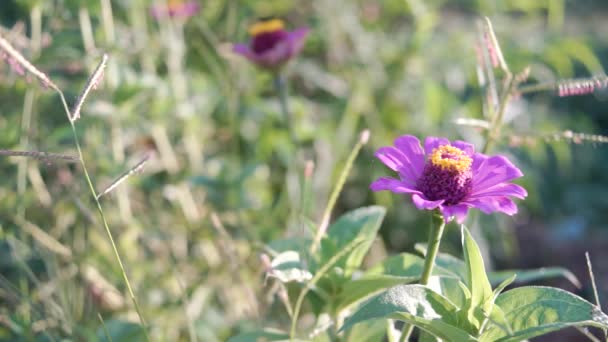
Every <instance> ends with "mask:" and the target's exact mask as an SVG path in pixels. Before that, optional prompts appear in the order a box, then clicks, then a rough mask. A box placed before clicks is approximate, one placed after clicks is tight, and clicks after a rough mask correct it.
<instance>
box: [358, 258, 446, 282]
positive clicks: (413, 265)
mask: <svg viewBox="0 0 608 342" xmlns="http://www.w3.org/2000/svg"><path fill="white" fill-rule="evenodd" d="M423 268H424V259H423V258H421V257H419V256H417V255H414V254H410V253H401V254H397V255H393V256H391V257H388V258H386V259H384V260H382V262H380V263H378V264H376V265H374V266H372V267H371V268H369V269H368V270H367V271H365V273H364V274H363V276H364V277H366V276H371V275H392V276H400V277H418V278H419V277H420V275H421V274H422V270H423ZM433 275H437V276H445V277H451V276H453V272H451V271H450V270H448V269H445V268H443V267H441V266H435V267H434V268H433Z"/></svg>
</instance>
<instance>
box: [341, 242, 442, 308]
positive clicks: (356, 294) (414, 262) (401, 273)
mask: <svg viewBox="0 0 608 342" xmlns="http://www.w3.org/2000/svg"><path fill="white" fill-rule="evenodd" d="M423 267H424V259H422V258H421V257H419V256H417V255H414V254H409V253H402V254H398V255H394V256H391V257H389V258H386V259H384V260H383V261H382V262H380V263H379V264H376V265H375V266H372V267H371V268H370V269H368V270H367V271H366V272H365V273H364V274H363V275H362V276H361V278H359V279H357V280H353V281H349V282H347V283H345V284H344V285H343V288H342V290H341V291H340V295H339V296H338V299H337V304H336V309H337V310H336V311H337V312H340V311H341V310H344V309H346V308H348V307H349V306H351V305H353V304H355V303H357V302H359V301H361V300H363V299H365V298H368V297H370V296H372V295H375V294H378V293H379V292H381V291H383V290H386V289H387V288H390V287H393V286H395V285H399V284H407V283H412V282H415V281H417V280H418V279H419V278H420V275H421V274H422V269H423ZM433 274H435V275H441V276H451V272H450V271H448V270H446V269H444V268H442V267H435V268H434V269H433Z"/></svg>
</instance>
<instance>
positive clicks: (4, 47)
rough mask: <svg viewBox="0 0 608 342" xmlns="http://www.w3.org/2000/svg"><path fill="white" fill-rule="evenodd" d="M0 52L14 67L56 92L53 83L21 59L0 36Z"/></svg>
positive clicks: (20, 55) (21, 56)
mask: <svg viewBox="0 0 608 342" xmlns="http://www.w3.org/2000/svg"><path fill="white" fill-rule="evenodd" d="M0 51H2V52H3V53H5V54H6V56H7V57H8V58H9V59H10V60H11V61H12V63H16V65H19V66H20V67H22V68H23V69H24V70H26V71H27V72H29V73H30V74H32V75H34V76H35V77H36V78H37V79H38V80H39V81H40V82H41V83H42V84H43V85H45V86H49V87H51V88H53V89H56V90H57V89H58V88H57V85H55V83H53V81H51V79H50V78H49V77H48V76H47V75H46V74H45V73H43V72H42V71H40V70H38V69H37V68H36V67H35V66H34V65H33V64H32V63H30V62H29V61H28V60H27V59H25V57H23V55H22V54H21V53H20V52H19V51H17V49H15V48H14V47H13V46H12V45H11V43H9V42H8V41H7V40H6V39H4V38H3V37H2V36H0Z"/></svg>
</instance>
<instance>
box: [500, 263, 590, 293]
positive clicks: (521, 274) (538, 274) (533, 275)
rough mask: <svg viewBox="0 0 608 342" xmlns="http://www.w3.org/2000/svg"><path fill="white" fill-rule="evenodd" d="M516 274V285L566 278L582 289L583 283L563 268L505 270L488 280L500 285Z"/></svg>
mask: <svg viewBox="0 0 608 342" xmlns="http://www.w3.org/2000/svg"><path fill="white" fill-rule="evenodd" d="M514 274H516V275H517V278H516V279H515V283H527V282H531V281H535V280H542V279H547V278H555V277H564V278H566V279H568V280H569V281H570V282H571V283H572V284H573V285H574V286H576V287H578V288H581V282H580V281H579V280H578V278H577V277H576V276H575V275H574V274H573V273H572V272H570V271H568V270H567V269H565V268H563V267H543V268H537V269H533V270H504V271H499V272H490V273H489V274H488V278H489V279H490V283H492V284H498V283H500V282H502V281H504V280H506V279H508V278H510V277H511V276H513V275H514Z"/></svg>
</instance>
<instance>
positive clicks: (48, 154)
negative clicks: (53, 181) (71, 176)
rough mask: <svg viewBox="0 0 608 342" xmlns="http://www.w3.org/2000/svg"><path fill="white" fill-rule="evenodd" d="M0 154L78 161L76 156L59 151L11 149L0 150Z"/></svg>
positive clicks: (46, 159) (45, 159)
mask: <svg viewBox="0 0 608 342" xmlns="http://www.w3.org/2000/svg"><path fill="white" fill-rule="evenodd" d="M0 156H6V157H26V158H32V159H37V160H43V161H50V160H62V161H66V162H70V163H75V162H77V161H78V157H76V156H72V155H67V154H59V153H51V152H40V151H13V150H0Z"/></svg>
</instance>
